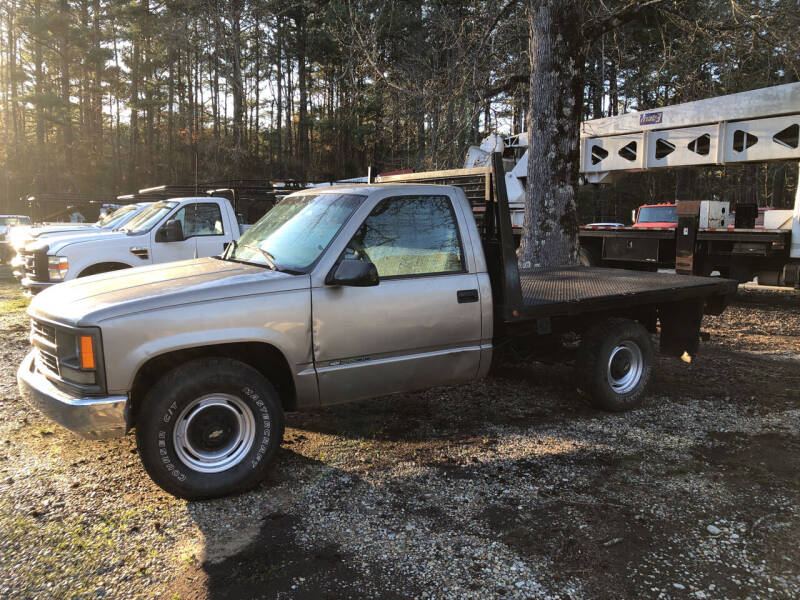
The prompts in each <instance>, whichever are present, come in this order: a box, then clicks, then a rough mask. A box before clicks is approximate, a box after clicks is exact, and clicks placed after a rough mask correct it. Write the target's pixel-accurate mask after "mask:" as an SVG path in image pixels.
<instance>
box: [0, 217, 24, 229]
mask: <svg viewBox="0 0 800 600" xmlns="http://www.w3.org/2000/svg"><path fill="white" fill-rule="evenodd" d="M30 223H31V220H30V219H29V218H28V217H0V227H10V226H12V225H30Z"/></svg>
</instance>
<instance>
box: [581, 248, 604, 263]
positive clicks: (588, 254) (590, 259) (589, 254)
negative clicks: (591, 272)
mask: <svg viewBox="0 0 800 600" xmlns="http://www.w3.org/2000/svg"><path fill="white" fill-rule="evenodd" d="M578 262H579V263H580V264H581V265H582V266H584V267H596V266H598V265H599V264H600V261H599V260H598V259H597V255H596V254H595V253H594V252H593V251H592V250H589V249H588V248H583V247H582V248H579V249H578Z"/></svg>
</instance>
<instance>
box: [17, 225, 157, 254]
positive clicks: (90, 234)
mask: <svg viewBox="0 0 800 600" xmlns="http://www.w3.org/2000/svg"><path fill="white" fill-rule="evenodd" d="M139 236H145V237H147V233H140V234H135V235H128V233H126V232H125V231H108V230H105V229H99V230H98V229H89V230H87V231H72V232H64V233H63V235H62V234H59V233H56V234H55V237H50V236H44V238H43V239H41V240H37V241H33V242H30V243H29V244H27V245H26V246H25V249H26V250H28V251H36V250H39V249H42V248H44V247H45V246H47V247H48V248H49V250H48V251H47V252H48V254H57V253H58V252H61V251H62V250H63V249H64V248H66V247H67V246H70V245H72V244H83V243H87V242H91V243H99V244H102V243H104V242H105V243H107V242H108V241H109V240H122V239H126V238H127V239H130V240H135V239H137V238H138V237H139Z"/></svg>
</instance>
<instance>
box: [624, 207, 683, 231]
mask: <svg viewBox="0 0 800 600" xmlns="http://www.w3.org/2000/svg"><path fill="white" fill-rule="evenodd" d="M677 209H678V205H677V204H643V205H642V206H640V207H639V209H638V210H637V211H636V221H635V222H634V223H633V228H634V229H656V228H662V227H677V226H678V213H677Z"/></svg>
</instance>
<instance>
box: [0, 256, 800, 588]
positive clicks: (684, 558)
mask: <svg viewBox="0 0 800 600" xmlns="http://www.w3.org/2000/svg"><path fill="white" fill-rule="evenodd" d="M25 305H26V302H25V300H24V299H22V298H21V296H20V295H19V292H18V291H17V288H16V286H15V284H14V282H13V280H12V279H11V278H10V276H9V274H8V272H7V270H4V271H2V272H0V330H2V332H3V334H2V340H1V341H0V360H2V361H3V368H2V372H1V374H0V597H2V598H97V597H109V598H134V597H140V598H151V597H161V598H170V599H179V598H180V599H191V598H198V599H200V598H212V599H220V600H221V599H228V598H230V599H234V598H287V599H288V598H347V597H350V598H407V597H423V598H575V599H578V598H587V599H594V598H700V599H702V598H770V599H771V598H786V599H791V598H798V597H800V543H799V542H798V540H800V437H799V435H798V430H799V428H798V425H799V424H800V295H798V294H796V293H781V294H777V293H768V294H765V293H761V292H752V291H747V292H743V293H742V294H740V297H739V298H738V300H737V301H736V302H735V303H734V305H733V306H731V307H730V308H729V309H728V310H727V311H726V313H725V314H723V315H722V316H720V317H707V318H706V319H705V320H704V323H703V331H705V332H707V333H708V334H709V336H710V337H709V339H708V341H706V342H704V343H703V344H702V347H701V354H700V356H698V357H697V358H696V359H695V360H694V361H693V362H692V363H691V364H686V363H684V362H681V361H679V360H675V359H667V358H661V359H659V362H658V368H657V373H656V375H655V378H654V381H653V385H652V388H651V390H650V393H649V395H648V397H647V399H646V401H645V403H644V405H643V407H642V408H640V409H638V410H635V411H632V412H630V413H626V414H608V413H601V412H598V411H595V410H592V409H591V408H590V407H588V406H587V405H586V403H585V402H584V400H583V399H581V398H580V397H579V396H577V395H576V394H575V392H574V385H573V382H574V376H573V374H572V370H571V368H570V367H569V366H564V365H544V364H540V363H532V362H527V361H525V360H521V359H520V360H517V361H508V362H505V363H504V364H503V365H501V367H500V368H499V369H498V372H497V374H496V375H494V376H493V377H491V378H489V379H487V380H485V381H481V382H478V383H475V384H471V385H465V386H460V387H450V388H438V389H434V390H429V391H425V392H421V393H414V394H405V395H402V396H394V397H389V398H383V399H379V400H374V401H369V402H362V403H357V404H351V405H343V406H339V407H334V408H326V409H320V410H317V411H314V412H309V413H293V414H289V415H288V417H287V422H288V427H287V431H286V439H285V442H284V444H283V446H282V448H281V450H280V453H279V456H278V460H277V461H276V463H275V466H274V468H273V469H272V471H271V474H270V476H269V478H268V480H267V481H265V482H264V483H263V484H262V485H261V486H260V487H259V488H258V489H256V490H254V491H253V492H250V493H248V494H244V495H242V496H238V497H235V498H225V499H221V500H215V501H209V502H185V501H182V500H176V499H174V498H172V497H170V496H168V495H166V494H164V493H163V492H161V491H160V490H159V489H158V488H156V487H155V485H153V484H152V483H151V482H150V480H149V479H148V478H147V476H146V475H145V473H144V471H143V469H142V468H141V466H140V465H139V462H138V457H137V456H136V450H135V445H134V442H133V439H132V437H131V436H128V437H127V438H124V439H121V440H111V441H102V442H90V441H85V440H81V439H80V438H77V437H76V436H74V435H72V434H70V433H69V432H67V431H65V430H63V429H61V428H59V427H58V426H56V425H54V424H52V423H50V422H48V421H46V420H45V419H44V418H43V417H41V416H39V415H38V414H37V413H35V412H34V411H32V410H31V409H29V408H28V407H27V406H26V405H24V404H23V402H22V401H21V400H20V399H19V396H18V394H17V391H16V383H15V371H16V367H17V365H18V364H19V362H20V360H21V359H22V357H23V356H24V354H25V352H26V351H27V330H28V325H27V320H26V318H25V316H24V308H25Z"/></svg>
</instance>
